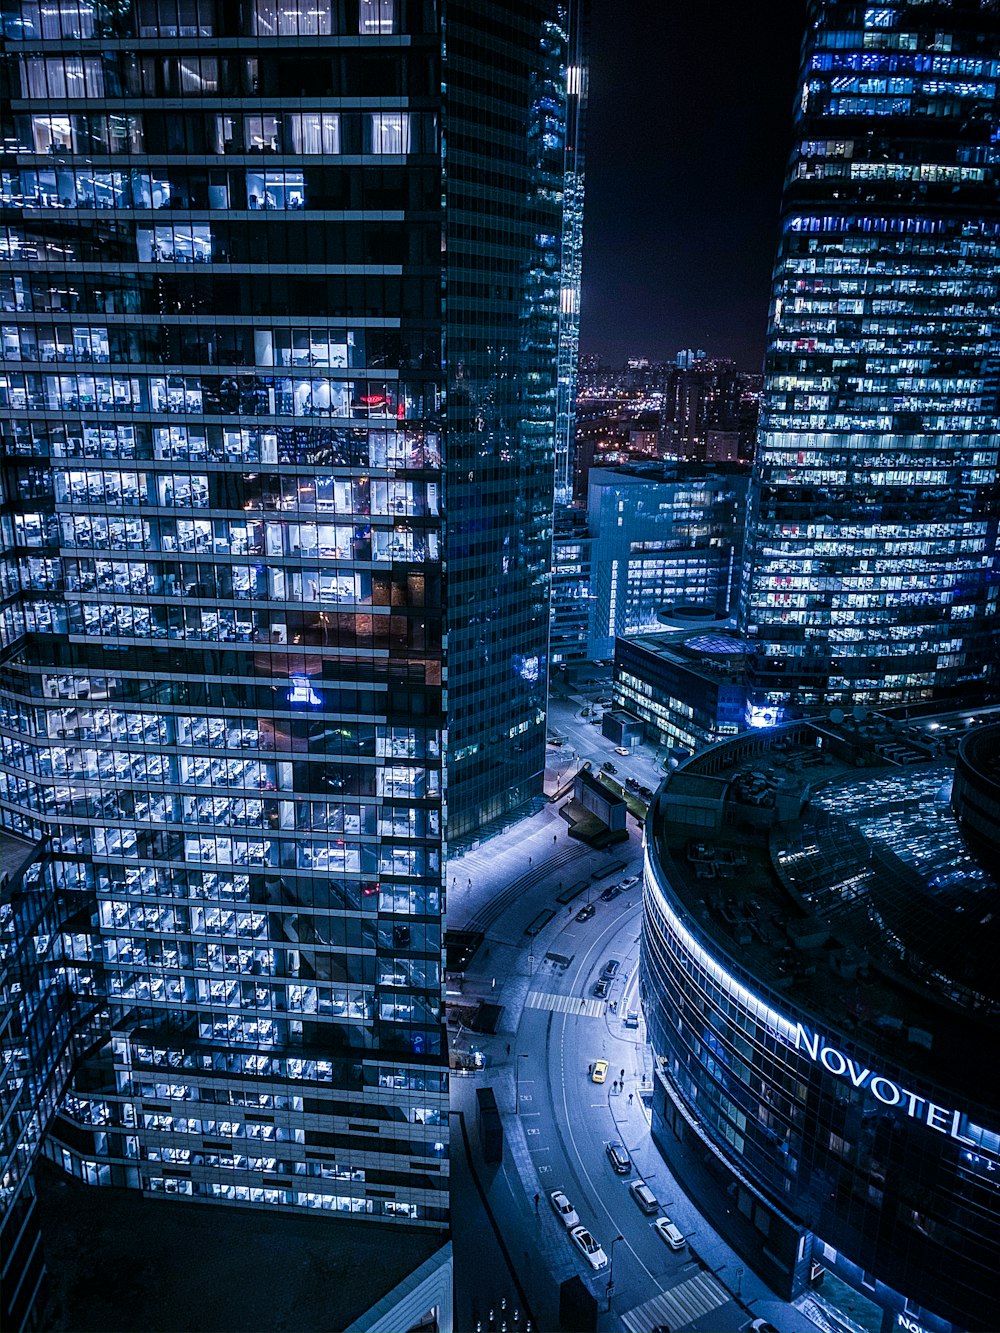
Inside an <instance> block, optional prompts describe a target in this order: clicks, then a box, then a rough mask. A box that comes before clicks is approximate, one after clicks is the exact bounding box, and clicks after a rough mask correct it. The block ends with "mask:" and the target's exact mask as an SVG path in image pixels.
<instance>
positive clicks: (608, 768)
mask: <svg viewBox="0 0 1000 1333" xmlns="http://www.w3.org/2000/svg"><path fill="white" fill-rule="evenodd" d="M601 772H602V773H610V774H611V776H612V777H614V775H615V774H616V773H617V772H618V770H617V768H615V766H614V764H613V763H612V762H611V760H610V759H605V761H604V763H603V764H602V765H601Z"/></svg>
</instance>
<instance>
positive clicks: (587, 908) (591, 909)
mask: <svg viewBox="0 0 1000 1333" xmlns="http://www.w3.org/2000/svg"><path fill="white" fill-rule="evenodd" d="M596 911H597V908H596V907H595V906H594V904H593V903H585V904H584V906H583V907H581V908H580V910H579V912H577V914H576V919H577V921H589V920H590V918H591V917H592V916H593V915H594V913H595V912H596Z"/></svg>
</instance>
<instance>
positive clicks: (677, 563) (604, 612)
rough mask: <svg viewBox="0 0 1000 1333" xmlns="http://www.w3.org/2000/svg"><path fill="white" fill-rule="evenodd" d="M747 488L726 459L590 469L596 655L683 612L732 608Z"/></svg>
mask: <svg viewBox="0 0 1000 1333" xmlns="http://www.w3.org/2000/svg"><path fill="white" fill-rule="evenodd" d="M746 490H747V473H746V471H745V470H744V469H743V468H741V467H740V466H738V465H736V464H729V463H723V464H715V465H705V464H696V465H693V464H684V463H677V464H663V463H658V464H650V465H637V464H626V465H623V466H621V467H617V468H594V469H593V470H592V471H591V474H590V485H589V492H588V505H587V525H588V529H589V532H590V535H591V537H592V538H593V544H592V546H591V559H592V564H593V574H592V578H591V595H592V597H593V615H592V621H591V633H590V640H589V644H588V652H587V656H588V657H589V658H590V659H591V660H599V659H601V658H607V657H611V656H612V655H613V653H614V643H615V640H616V639H623V638H630V637H633V636H635V635H637V634H646V633H650V632H656V631H663V630H665V629H667V628H669V618H670V616H671V615H672V614H674V613H675V612H677V611H678V610H685V611H692V610H694V611H697V612H698V613H702V614H707V615H708V616H710V617H716V616H717V617H721V618H725V617H726V616H727V615H728V614H729V612H730V610H731V608H732V606H733V600H734V597H735V587H736V582H737V579H736V571H737V570H738V569H739V565H740V558H741V555H740V553H741V547H742V534H743V514H744V508H745V501H746Z"/></svg>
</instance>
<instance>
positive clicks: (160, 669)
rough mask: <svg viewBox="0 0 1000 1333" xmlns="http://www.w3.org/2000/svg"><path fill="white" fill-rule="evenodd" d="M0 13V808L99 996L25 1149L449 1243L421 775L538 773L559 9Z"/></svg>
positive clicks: (187, 4) (343, 2) (561, 88)
mask: <svg viewBox="0 0 1000 1333" xmlns="http://www.w3.org/2000/svg"><path fill="white" fill-rule="evenodd" d="M4 23H5V35H6V37H7V45H6V52H5V54H4V55H3V57H2V63H0V78H2V80H3V85H2V89H0V92H2V95H3V106H4V108H5V111H4V114H5V116H6V119H5V121H4V124H3V148H4V154H5V156H4V158H3V176H2V183H3V199H2V203H3V207H4V209H5V221H6V229H5V233H4V246H5V252H4V259H5V261H6V262H5V265H4V272H3V274H2V277H0V281H2V284H3V286H2V292H0V306H2V314H3V320H4V323H3V330H2V337H3V355H4V360H5V365H4V372H5V373H4V375H3V376H2V377H0V391H2V396H0V430H2V458H3V481H4V501H5V502H4V514H3V520H2V521H3V529H2V532H3V547H4V554H5V557H6V563H5V564H4V566H3V571H4V586H3V596H4V601H3V606H2V615H3V619H2V625H0V629H2V635H3V639H2V643H3V655H4V660H3V684H2V690H0V753H2V767H0V811H2V815H0V822H2V824H3V827H4V828H5V829H6V830H8V831H9V832H11V833H13V834H15V835H19V836H20V837H21V838H24V839H27V840H29V841H30V842H32V843H37V842H38V841H39V840H40V839H46V840H47V848H48V855H49V856H50V858H51V868H50V870H49V871H47V872H46V873H47V874H48V875H50V877H51V883H52V885H53V886H55V888H57V889H59V890H60V891H61V892H62V893H64V894H66V895H70V894H72V895H73V903H74V910H76V918H75V919H74V923H73V928H72V929H70V928H69V927H64V928H63V930H62V932H61V933H60V934H59V935H58V938H57V940H56V941H55V945H54V947H56V949H57V955H56V960H55V967H56V970H57V972H58V973H59V975H60V976H61V977H63V978H65V977H67V976H68V975H69V974H70V973H72V974H73V975H74V976H75V977H76V978H77V980H78V982H79V984H80V985H81V986H82V987H83V988H84V989H85V990H86V992H87V993H88V995H90V996H91V997H92V999H93V1001H94V1003H95V1004H106V1005H107V1006H108V1009H109V1011H110V1018H109V1020H108V1022H107V1026H106V1031H105V1032H104V1034H103V1037H104V1039H103V1041H100V1042H98V1043H97V1045H96V1047H95V1048H94V1053H93V1054H92V1055H91V1056H90V1057H89V1059H88V1061H87V1062H86V1063H85V1064H84V1065H80V1066H78V1068H77V1073H76V1080H75V1086H74V1088H73V1091H72V1093H71V1094H69V1095H68V1096H67V1098H66V1099H65V1104H64V1106H63V1111H64V1114H63V1115H62V1116H61V1123H63V1124H65V1125H67V1126H68V1128H67V1129H66V1131H65V1132H62V1131H61V1130H60V1129H59V1128H58V1126H57V1128H56V1129H55V1130H54V1131H53V1135H54V1137H53V1139H52V1141H51V1143H50V1148H49V1152H50V1155H51V1156H53V1157H54V1158H55V1159H56V1160H57V1161H58V1162H60V1163H61V1164H63V1165H65V1166H66V1167H67V1168H68V1169H71V1170H73V1171H74V1172H75V1173H77V1174H78V1175H80V1176H81V1177H82V1178H83V1179H85V1180H89V1181H92V1182H93V1183H118V1184H126V1185H130V1186H134V1187H136V1188H139V1189H142V1190H144V1191H147V1192H150V1193H156V1192H159V1193H165V1194H172V1195H181V1196H189V1197H194V1198H200V1199H204V1200H211V1201H216V1202H230V1203H242V1204H248V1205H262V1206H263V1205H267V1206H272V1207H276V1208H309V1209H321V1210H327V1211H333V1212H338V1213H346V1214H351V1215H352V1216H353V1215H357V1216H359V1217H371V1218H376V1219H381V1220H383V1221H399V1222H405V1223H412V1224H415V1225H418V1226H425V1227H430V1228H443V1227H444V1226H445V1225H446V1224H447V1217H448V1208H447V1186H448V1173H447V1139H448V1135H447V1051H446V1044H445V1037H444V1022H443V1012H442V975H441V957H442V955H441V947H442V937H441V932H442V917H443V911H444V901H443V869H442V860H443V854H444V838H445V827H444V819H445V810H446V793H447V810H448V814H449V815H450V817H451V824H450V830H451V831H452V832H453V833H455V834H461V833H462V832H463V831H466V830H469V829H471V828H473V827H475V826H476V825H477V824H479V823H481V822H482V821H483V820H485V819H489V818H493V817H495V816H497V815H504V814H509V813H510V812H511V811H512V810H514V809H516V808H517V807H518V806H519V805H521V804H523V803H524V802H525V801H526V800H527V799H529V798H530V796H531V795H532V794H533V792H534V791H535V790H536V789H538V788H540V782H541V772H542V767H543V753H544V740H545V694H546V670H547V661H546V652H547V648H546V644H547V633H548V592H549V577H550V576H549V559H550V543H551V521H552V517H551V516H552V487H553V458H554V450H555V420H556V405H557V344H558V331H559V299H560V298H559V293H560V283H561V273H562V267H561V265H562V260H561V244H560V238H561V232H562V227H563V225H564V206H563V194H562V191H563V182H564V174H565V169H566V151H565V149H566V125H567V117H568V114H569V113H568V107H569V104H570V101H571V99H572V96H573V95H574V94H573V91H572V87H571V86H570V85H571V84H572V79H570V80H568V79H567V73H566V70H567V66H568V65H569V63H570V60H569V52H570V49H571V45H572V44H571V42H570V35H569V30H568V25H567V14H566V10H565V7H563V6H561V5H559V4H557V3H556V2H555V0H518V2H517V3H513V0H493V2H492V3H479V2H478V0H477V3H461V2H457V3H450V4H449V6H448V44H447V55H446V56H445V53H444V47H443V42H442V28H441V16H440V14H439V12H438V10H437V7H436V6H434V5H433V4H430V3H422V2H421V0H310V3H309V4H308V5H306V4H299V3H297V0H291V3H290V4H286V5H284V6H277V7H276V6H275V4H274V0H179V3H178V0H135V2H134V3H124V4H121V5H116V6H107V5H104V4H103V3H98V4H91V3H89V2H88V0H84V2H83V3H80V4H72V5H70V6H69V7H56V8H52V7H47V6H39V5H38V4H37V3H36V0H20V3H17V2H16V0H12V3H11V4H10V5H8V7H7V8H6V10H5V12H4ZM499 46H502V47H503V50H504V58H503V60H502V61H497V59H496V50H497V49H498V47H499ZM573 49H575V48H573ZM575 58H576V57H575V56H574V59H575ZM445 131H446V135H447V154H446V157H447V171H446V172H445V175H444V195H443V196H442V171H443V163H444V161H445V142H444V136H445ZM443 200H444V201H443ZM445 508H447V512H448V521H447V525H446V524H445V521H444V512H445ZM445 573H447V589H448V595H447V618H446V614H445V612H446V607H445V598H444V591H443V590H444V584H445ZM446 645H447V646H446ZM446 687H447V705H446V703H445V694H446ZM446 709H447V711H446ZM446 771H447V780H446V776H445V773H446ZM47 882H48V881H47ZM81 921H82V922H83V923H84V924H83V925H82V926H81V925H80V922H81ZM46 938H47V940H48V938H49V937H48V936H47V937H46Z"/></svg>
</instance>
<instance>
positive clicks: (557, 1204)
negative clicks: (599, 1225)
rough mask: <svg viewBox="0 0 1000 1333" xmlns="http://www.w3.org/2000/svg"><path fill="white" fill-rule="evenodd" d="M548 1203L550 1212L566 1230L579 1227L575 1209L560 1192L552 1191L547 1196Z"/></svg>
mask: <svg viewBox="0 0 1000 1333" xmlns="http://www.w3.org/2000/svg"><path fill="white" fill-rule="evenodd" d="M549 1203H551V1205H552V1211H553V1212H554V1213H555V1215H556V1217H558V1219H559V1221H560V1222H561V1223H562V1224H563V1226H564V1227H565V1228H566V1229H567V1231H568V1230H570V1228H572V1227H576V1226H579V1225H580V1218H579V1215H578V1214H577V1211H576V1209H575V1208H574V1207H573V1205H572V1204H571V1203H570V1201H569V1199H567V1198H566V1195H565V1194H563V1192H562V1190H553V1191H552V1193H551V1194H550V1195H549Z"/></svg>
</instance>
